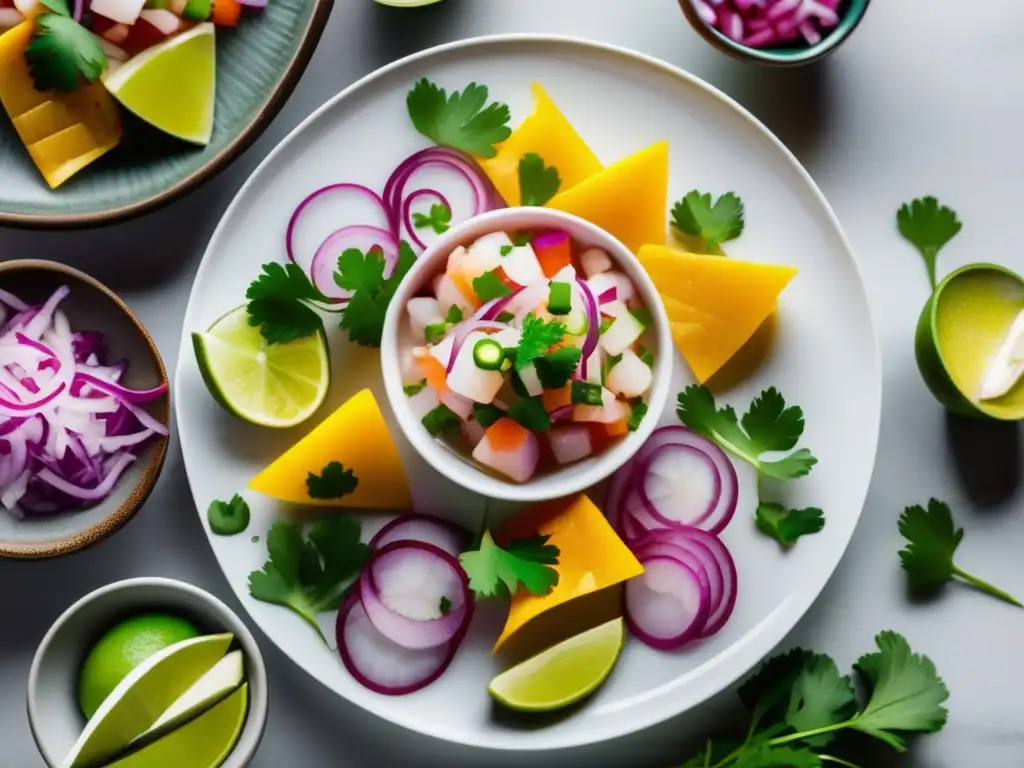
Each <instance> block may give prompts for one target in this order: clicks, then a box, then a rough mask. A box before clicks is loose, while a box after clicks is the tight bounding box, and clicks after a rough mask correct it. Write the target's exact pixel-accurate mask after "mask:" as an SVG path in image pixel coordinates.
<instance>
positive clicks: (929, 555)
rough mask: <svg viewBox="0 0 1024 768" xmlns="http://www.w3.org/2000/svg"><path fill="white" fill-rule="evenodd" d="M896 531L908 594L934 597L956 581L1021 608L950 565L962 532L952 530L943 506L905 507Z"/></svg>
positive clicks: (936, 502) (939, 503)
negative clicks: (904, 543)
mask: <svg viewBox="0 0 1024 768" xmlns="http://www.w3.org/2000/svg"><path fill="white" fill-rule="evenodd" d="M899 529H900V534H902V536H903V538H905V539H906V540H907V546H906V547H905V548H904V549H902V550H900V553H899V555H900V562H901V563H902V565H903V570H905V571H906V572H907V579H908V580H909V582H910V587H911V589H912V590H914V591H916V592H920V593H935V592H937V591H938V590H939V589H941V588H942V586H943V585H945V584H946V583H948V582H950V581H953V580H954V579H960V580H961V581H964V582H966V583H968V584H971V585H972V586H974V587H976V588H977V589H979V590H981V591H982V592H985V593H986V594H989V595H992V596H993V597H997V598H999V599H1000V600H1004V601H1006V602H1007V603H1010V604H1011V605H1016V606H1018V607H1021V608H1024V605H1021V603H1020V601H1018V600H1017V599H1016V598H1015V597H1012V596H1011V595H1009V594H1007V593H1006V592H1004V591H1003V590H1001V589H999V588H997V587H994V586H992V585H991V584H989V583H988V582H986V581H982V580H981V579H979V578H977V577H976V576H973V575H971V574H970V573H968V572H967V571H965V570H963V569H962V568H960V567H959V566H958V565H957V564H956V563H955V562H953V555H954V554H955V553H956V550H957V548H958V547H959V546H960V542H961V541H962V540H963V537H964V530H963V528H955V527H954V523H953V513H952V512H951V511H950V509H949V505H948V504H946V502H944V501H939V500H938V499H931V500H930V501H929V502H928V508H927V509H926V508H925V507H922V506H920V505H914V506H911V507H907V508H906V509H905V510H903V514H902V515H900V521H899Z"/></svg>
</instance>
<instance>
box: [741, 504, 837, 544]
mask: <svg viewBox="0 0 1024 768" xmlns="http://www.w3.org/2000/svg"><path fill="white" fill-rule="evenodd" d="M754 523H755V524H756V525H757V528H758V530H760V531H761V533H763V534H765V535H766V536H771V537H772V538H773V539H775V540H776V541H777V542H779V543H780V544H782V545H783V546H784V547H789V546H792V545H793V544H796V541H797V539H799V538H800V537H801V536H807V535H808V534H812V533H818V532H819V531H820V530H821V529H822V528H824V527H825V515H824V513H823V512H822V511H821V510H820V509H818V508H817V507H807V508H805V509H788V508H786V507H785V506H784V505H782V504H777V503H776V502H773V501H762V502H760V503H759V504H758V505H757V510H756V511H755V512H754Z"/></svg>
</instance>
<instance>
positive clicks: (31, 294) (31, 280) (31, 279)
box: [0, 259, 171, 559]
mask: <svg viewBox="0 0 1024 768" xmlns="http://www.w3.org/2000/svg"><path fill="white" fill-rule="evenodd" d="M61 285H67V286H68V287H69V288H70V289H71V293H70V294H69V295H68V297H67V298H66V299H65V300H64V302H62V303H61V309H63V310H64V312H65V313H66V314H67V316H68V319H69V320H70V322H71V326H72V329H74V330H95V331H100V332H102V333H103V334H104V340H105V343H106V346H107V348H108V350H109V355H110V359H111V360H120V359H125V360H127V361H128V369H127V371H126V373H125V377H124V380H123V383H124V384H125V386H127V387H131V388H132V389H150V388H153V387H157V386H160V385H161V384H166V383H167V370H166V368H165V367H164V362H163V359H162V358H161V357H160V353H159V352H158V351H157V348H156V345H155V344H154V343H153V339H152V338H151V337H150V335H149V333H148V332H147V331H146V329H145V328H144V327H143V325H142V323H140V322H139V320H138V318H136V317H135V315H134V314H133V313H132V311H131V310H130V309H129V308H128V306H127V305H126V304H125V303H124V302H123V301H121V300H120V299H119V298H118V297H117V296H116V295H115V294H114V293H113V292H112V291H111V290H110V289H109V288H107V287H106V286H105V285H103V284H102V283H100V282H98V281H96V280H94V279H93V278H91V277H89V276H88V275H86V274H85V273H83V272H79V271H78V270H77V269H72V268H71V267H67V266H64V265H63V264H57V263H56V262H52V261H42V260H35V259H24V260H19V261H8V262H4V263H0V288H3V289H4V290H6V291H10V292H11V293H13V294H15V295H16V296H18V297H19V298H21V299H22V300H24V301H25V302H28V303H31V304H37V303H42V302H43V301H45V300H46V298H47V297H48V296H49V295H50V294H51V293H53V291H54V290H56V289H57V288H58V287H60V286H61ZM146 408H147V410H148V411H149V412H150V413H151V414H152V415H153V416H154V417H156V419H157V420H159V421H160V422H161V423H163V424H170V419H171V404H170V396H169V395H168V394H164V395H163V396H162V397H160V398H159V399H157V400H155V401H153V402H152V403H149V404H148V405H147V406H146ZM0 418H2V417H0ZM167 445H168V438H167V437H159V436H157V437H156V438H155V439H152V440H151V441H150V443H149V445H148V447H146V449H145V450H144V451H143V452H142V453H141V454H140V455H139V458H138V460H137V461H136V462H135V463H134V464H132V465H131V466H130V467H128V469H126V470H125V472H124V474H122V475H121V477H120V479H119V480H118V482H117V484H116V485H115V486H114V490H113V491H112V492H111V493H110V495H109V496H107V497H106V498H105V499H104V500H103V501H102V502H100V503H99V504H97V505H96V506H94V507H91V508H89V509H85V510H81V511H73V512H65V513H57V514H53V515H39V516H30V517H25V518H24V519H18V518H16V517H14V516H12V515H10V514H8V513H7V511H6V510H4V509H2V508H0V557H11V558H24V559H38V558H45V557H56V556H58V555H65V554H68V553H70V552H74V551H75V550H78V549H82V548H84V547H88V546H90V545H92V544H96V543H97V542H100V541H102V540H103V539H105V538H107V537H108V536H110V535H112V534H113V533H116V532H117V531H118V530H119V529H120V528H121V527H122V526H123V525H124V524H125V523H127V522H128V521H129V520H131V519H132V517H134V516H135V513H136V512H138V511H139V509H140V508H141V507H142V505H143V504H144V503H145V502H146V499H147V498H149V494H150V492H151V491H152V490H153V486H154V485H155V484H156V481H157V478H158V477H159V476H160V471H161V470H162V469H163V466H164V459H165V457H166V456H167Z"/></svg>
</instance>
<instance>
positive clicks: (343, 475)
mask: <svg viewBox="0 0 1024 768" xmlns="http://www.w3.org/2000/svg"><path fill="white" fill-rule="evenodd" d="M358 486H359V478H358V477H356V475H355V472H353V471H352V470H351V469H345V467H344V466H343V465H342V463H341V462H340V461H332V462H329V463H328V464H327V466H326V467H324V468H323V470H322V471H321V472H320V474H319V475H317V474H314V473H313V472H310V473H309V475H308V476H307V477H306V492H307V493H308V494H309V497H310V498H311V499H340V498H342V497H343V496H348V495H349V494H350V493H355V490H356V488H357V487H358Z"/></svg>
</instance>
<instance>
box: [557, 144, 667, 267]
mask: <svg viewBox="0 0 1024 768" xmlns="http://www.w3.org/2000/svg"><path fill="white" fill-rule="evenodd" d="M667 200H668V142H667V141H659V142H658V143H656V144H652V145H651V146H649V147H647V148H646V149H642V150H640V151H639V152H637V153H636V154H633V155H630V156H629V157H627V158H625V159H623V160H620V161H619V162H617V163H615V164H614V165H610V166H608V167H607V168H605V169H604V170H603V171H601V172H600V173H598V174H596V175H594V176H591V177H590V178H589V179H587V180H586V181H583V182H581V183H580V184H578V185H576V186H575V187H573V188H572V189H568V190H566V191H564V192H559V193H558V194H557V195H555V197H554V198H552V199H551V200H549V201H548V207H549V208H555V209H557V210H559V211H565V212H566V213H573V214H576V215H577V216H579V217H580V218H583V219H586V220H587V221H589V222H591V223H593V224H596V225H597V226H599V227H601V228H602V229H604V230H606V231H608V232H610V233H611V234H612V235H614V236H615V237H617V238H618V239H619V240H621V241H622V242H623V243H625V245H626V247H627V248H629V249H630V250H631V251H633V252H634V253H636V252H637V250H639V248H640V246H642V245H643V244H644V243H663V242H665V231H666V206H667Z"/></svg>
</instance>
